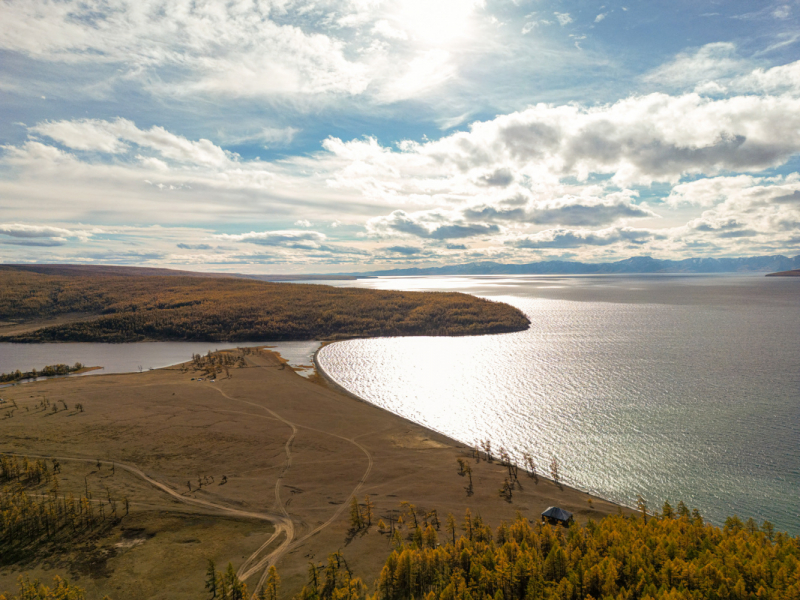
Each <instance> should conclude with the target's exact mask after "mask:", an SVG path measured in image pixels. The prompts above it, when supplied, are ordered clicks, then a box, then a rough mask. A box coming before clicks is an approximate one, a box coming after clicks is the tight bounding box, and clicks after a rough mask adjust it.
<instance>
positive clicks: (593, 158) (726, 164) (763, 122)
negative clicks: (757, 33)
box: [325, 93, 800, 191]
mask: <svg viewBox="0 0 800 600" xmlns="http://www.w3.org/2000/svg"><path fill="white" fill-rule="evenodd" d="M797 127H800V98H795V97H791V96H779V97H772V96H737V97H733V98H724V99H711V98H707V97H703V96H700V95H698V94H694V93H690V94H684V95H680V96H670V95H667V94H658V93H657V94H649V95H647V96H634V97H631V98H627V99H625V100H621V101H619V102H616V103H614V104H610V105H603V106H597V107H582V106H580V105H576V104H570V105H561V106H555V105H546V104H540V105H537V106H535V107H531V108H529V109H527V110H525V111H521V112H515V113H511V114H508V115H503V116H499V117H497V118H495V119H492V120H490V121H483V122H476V123H473V124H472V125H471V126H470V130H469V131H464V132H458V133H454V134H452V135H450V136H446V137H444V138H442V139H440V140H436V141H430V142H406V143H403V144H401V145H400V146H399V151H391V150H389V149H387V148H383V147H381V146H380V145H378V144H377V143H376V142H375V141H374V140H353V141H350V142H342V141H341V140H336V139H331V140H328V141H327V142H326V144H325V148H326V149H327V150H329V151H330V152H332V153H333V154H335V155H336V156H337V157H339V158H343V159H344V158H349V159H350V160H358V170H357V171H356V170H355V169H353V170H350V171H343V172H342V173H341V174H340V176H339V177H338V181H339V182H340V183H341V184H342V185H352V186H364V187H366V183H367V182H368V184H369V186H370V187H372V188H374V187H375V185H376V184H377V185H378V186H385V187H388V186H389V185H391V186H396V187H395V189H397V187H401V186H402V187H405V188H407V189H410V188H412V187H414V186H416V187H417V188H418V189H420V190H422V189H427V190H433V189H435V186H436V185H437V181H438V180H441V179H442V178H445V177H446V178H447V179H448V184H449V186H448V187H449V189H451V190H452V189H453V186H454V185H456V186H458V185H460V183H461V182H460V181H459V179H458V178H459V177H462V178H465V179H469V180H472V179H471V177H472V178H474V180H475V181H476V182H477V181H479V180H480V177H481V176H484V177H485V176H486V174H487V173H492V172H494V171H495V170H497V169H511V170H512V171H513V172H514V174H515V177H518V176H520V175H521V176H526V177H528V178H530V179H537V178H538V179H539V180H544V181H546V180H547V179H548V178H550V180H552V179H553V178H565V177H576V178H578V179H579V180H586V179H587V178H588V177H589V176H590V175H591V174H601V175H611V176H612V179H613V181H614V182H615V183H617V184H618V185H623V186H624V185H632V184H637V185H649V184H651V183H653V182H656V181H663V182H670V183H677V182H678V180H679V179H680V178H681V177H682V176H685V175H688V174H703V175H714V174H717V173H719V172H721V171H726V170H730V171H742V170H754V171H757V170H762V169H765V168H769V167H773V166H777V165H780V164H782V163H784V162H786V161H787V160H788V159H789V158H790V157H791V156H792V155H793V154H795V153H797V152H798V151H800V138H798V136H796V135H794V133H793V132H794V131H795V130H796V129H797ZM354 164H355V163H354ZM471 173H474V175H473V176H471ZM376 180H377V181H376ZM387 191H388V190H387Z"/></svg>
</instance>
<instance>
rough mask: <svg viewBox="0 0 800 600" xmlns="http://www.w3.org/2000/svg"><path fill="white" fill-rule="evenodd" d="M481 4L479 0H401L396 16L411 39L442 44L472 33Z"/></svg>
mask: <svg viewBox="0 0 800 600" xmlns="http://www.w3.org/2000/svg"><path fill="white" fill-rule="evenodd" d="M481 4H482V3H481V2H480V1H478V0H436V1H435V2H431V1H430V0H402V2H400V3H399V8H398V11H397V15H396V18H397V21H398V23H399V25H400V26H401V27H402V28H403V29H404V30H405V31H407V32H408V34H409V35H410V36H411V38H412V39H415V40H417V41H420V42H425V43H435V44H443V43H447V42H450V41H452V40H454V39H456V38H459V37H461V36H463V35H465V34H467V33H468V32H469V29H470V25H471V18H472V16H473V14H474V12H475V9H476V8H478V7H479V6H480V5H481Z"/></svg>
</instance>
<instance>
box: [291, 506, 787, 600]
mask: <svg viewBox="0 0 800 600" xmlns="http://www.w3.org/2000/svg"><path fill="white" fill-rule="evenodd" d="M406 508H408V507H406ZM643 509H644V511H643V512H642V513H641V514H640V515H636V516H624V515H622V514H618V515H612V516H608V517H605V518H603V519H601V520H600V521H591V520H590V521H589V522H588V523H587V524H586V525H585V526H580V525H577V524H573V525H571V526H570V527H569V528H565V527H560V526H551V525H547V524H544V523H539V522H536V523H531V522H530V521H528V520H527V519H526V518H524V517H522V516H521V515H520V516H518V517H517V519H516V520H515V521H513V522H511V523H502V524H501V525H500V526H499V527H498V528H497V529H496V530H494V531H492V529H491V528H490V527H489V526H488V525H486V524H485V523H484V522H483V520H482V519H481V518H480V516H473V515H472V514H471V513H470V511H469V510H467V511H466V513H465V515H464V518H463V520H462V523H461V528H460V531H459V535H456V529H457V526H456V522H455V521H456V520H455V518H454V517H453V515H448V516H447V518H446V523H447V525H446V527H445V529H446V532H447V533H446V535H445V536H444V538H443V539H440V531H439V528H438V527H436V526H434V524H433V523H432V522H427V521H428V520H427V519H426V522H425V523H423V522H422V519H419V518H416V519H411V518H410V516H411V514H412V512H413V511H408V510H406V511H405V512H404V516H406V519H405V520H403V519H402V517H401V518H400V519H399V520H398V521H396V522H395V523H394V524H393V527H392V529H393V533H392V534H391V535H390V539H391V540H392V543H393V550H392V552H391V554H390V555H389V557H388V559H387V560H386V563H385V564H384V566H383V568H382V570H381V573H380V575H379V577H378V579H377V581H376V582H375V584H374V588H373V593H372V594H369V593H368V591H369V590H368V588H367V586H366V585H365V584H364V582H363V581H362V580H361V579H359V578H358V577H356V576H354V575H353V574H352V573H351V572H350V570H349V569H348V568H346V562H344V559H343V557H340V556H337V555H332V558H330V559H329V561H328V565H327V567H325V568H317V567H315V566H314V565H311V566H310V567H309V577H308V583H307V584H306V586H305V587H304V588H303V589H302V591H301V592H300V593H299V594H298V595H297V596H295V600H341V599H347V600H366V599H368V600H411V599H418V600H533V599H543V600H584V599H600V598H602V599H616V600H638V599H646V600H651V599H652V600H656V599H658V600H661V599H665V600H678V599H686V600H798V599H799V598H800V537H790V536H789V535H787V534H785V533H776V532H775V531H774V528H773V527H772V525H771V524H770V523H769V522H766V521H765V522H764V523H763V524H762V525H761V526H759V525H757V524H756V523H755V522H754V521H753V520H752V519H749V520H748V521H746V522H743V521H742V520H741V519H739V518H738V517H731V518H729V519H728V520H727V521H726V522H725V524H724V526H723V527H718V526H715V525H712V524H710V523H707V522H705V521H704V520H703V518H702V517H701V515H700V514H699V513H698V512H697V511H696V510H694V511H690V510H689V509H688V508H687V507H686V506H685V505H684V504H683V503H682V502H681V503H679V504H678V505H677V507H676V508H673V507H672V506H671V505H670V504H669V503H665V504H664V506H663V508H662V510H661V512H660V513H658V514H656V515H651V516H650V518H648V514H647V512H646V506H644V507H643ZM414 514H416V513H414ZM437 521H438V519H437ZM403 523H405V528H404V529H403ZM437 525H438V523H437ZM401 529H402V532H401ZM387 533H388V531H387Z"/></svg>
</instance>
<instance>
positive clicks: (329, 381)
mask: <svg viewBox="0 0 800 600" xmlns="http://www.w3.org/2000/svg"><path fill="white" fill-rule="evenodd" d="M348 341H349V340H348ZM338 343H339V342H323V343H322V345H321V346H320V347H319V348H317V350H316V351H315V352H314V368H315V369H316V371H317V373H318V374H319V376H320V377H321V378H322V379H323V380H324V382H325V383H326V384H327V385H328V386H329V387H330V388H331V389H333V390H334V391H335V392H337V393H339V394H342V395H344V396H347V397H349V398H352V399H353V400H357V401H358V402H363V403H365V404H369V405H370V406H372V407H374V408H377V409H379V410H382V411H385V412H387V413H389V414H391V415H394V416H395V417H397V418H398V419H402V420H403V421H406V422H407V423H411V424H413V425H415V426H417V427H422V428H423V429H426V430H428V431H430V432H431V433H433V434H435V435H437V436H440V437H442V438H445V439H446V440H448V441H449V442H450V443H451V444H452V445H453V446H456V447H458V448H463V447H466V448H472V447H473V446H472V445H471V444H469V443H468V442H463V441H461V440H458V439H456V438H454V437H452V436H451V435H450V434H448V433H444V432H442V431H439V430H437V429H434V428H433V427H431V426H430V425H427V424H424V423H418V422H416V421H413V420H411V419H409V418H408V417H406V416H404V415H401V414H400V413H397V412H394V411H393V410H389V409H388V408H385V407H383V406H380V405H378V404H375V403H373V402H370V401H369V400H366V399H364V398H362V397H360V396H358V395H356V394H354V393H353V392H351V391H350V390H348V389H347V388H345V387H344V386H342V385H341V384H340V383H338V382H337V381H336V380H335V379H334V378H333V377H332V376H331V375H330V373H328V372H327V371H326V370H325V369H324V367H323V366H322V364H321V363H320V362H319V357H318V355H319V351H320V350H322V349H323V348H324V347H325V346H329V345H332V344H338ZM519 469H520V471H522V472H523V473H527V471H526V470H525V469H523V468H522V467H521V466H520V467H519ZM537 477H538V478H540V479H544V480H546V481H549V482H551V483H554V484H555V482H554V481H553V480H552V479H550V478H549V477H545V476H544V475H541V474H537ZM558 485H560V487H561V488H563V489H564V490H565V491H566V490H571V491H573V492H576V493H580V494H586V495H588V496H591V497H592V498H596V499H597V500H601V501H603V502H608V503H610V504H613V505H615V506H619V507H620V508H621V509H622V508H625V509H628V510H634V511H635V510H637V508H636V507H635V506H628V505H626V504H623V503H622V502H618V501H616V500H611V499H608V498H604V497H603V496H599V495H597V494H596V493H594V492H592V491H590V490H587V489H583V488H581V487H579V486H577V485H575V484H573V483H570V484H565V483H563V482H561V483H559V484H558Z"/></svg>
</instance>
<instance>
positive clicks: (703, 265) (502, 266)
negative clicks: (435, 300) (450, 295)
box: [347, 254, 800, 276]
mask: <svg viewBox="0 0 800 600" xmlns="http://www.w3.org/2000/svg"><path fill="white" fill-rule="evenodd" d="M798 268H800V255H797V256H795V257H793V258H789V257H787V256H784V255H782V254H776V255H768V256H749V257H740V258H686V259H683V260H669V259H656V258H653V257H651V256H635V257H632V258H626V259H624V260H619V261H616V262H606V263H582V262H577V261H566V260H550V261H539V262H534V263H525V264H516V263H499V262H492V261H482V262H475V263H462V264H460V265H448V266H444V267H422V268H421V267H413V268H409V269H383V270H378V271H368V272H364V273H347V275H356V276H391V275H396V276H402V275H607V274H624V273H632V274H635V273H642V274H643V273H772V272H776V271H790V270H793V269H798Z"/></svg>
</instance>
